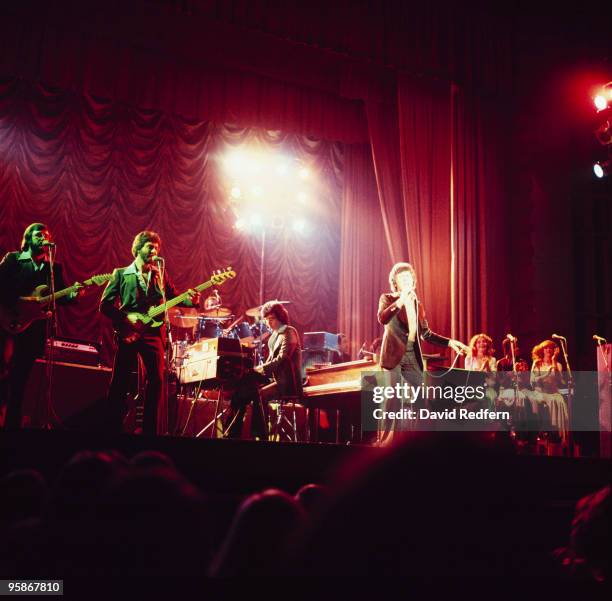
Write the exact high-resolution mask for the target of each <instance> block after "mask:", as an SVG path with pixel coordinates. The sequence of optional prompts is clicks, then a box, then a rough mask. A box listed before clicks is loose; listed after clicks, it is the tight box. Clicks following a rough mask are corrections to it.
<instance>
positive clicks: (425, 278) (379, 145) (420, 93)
mask: <svg viewBox="0 0 612 601" xmlns="http://www.w3.org/2000/svg"><path fill="white" fill-rule="evenodd" d="M451 90H453V92H451ZM366 115H367V118H368V129H369V132H370V142H371V148H372V158H373V165H374V173H375V177H376V184H377V190H378V196H379V202H380V208H381V219H382V224H383V232H384V235H385V237H386V243H387V249H388V256H389V264H388V267H387V269H388V268H390V267H391V264H392V263H394V262H396V261H410V262H411V263H412V264H413V265H414V266H415V268H416V271H417V277H418V279H419V282H418V291H419V295H420V298H421V300H422V301H423V302H424V304H425V307H426V309H427V316H428V319H429V323H430V325H431V327H432V329H434V330H436V331H438V332H439V333H441V334H443V335H447V336H451V335H452V336H453V337H457V338H460V339H463V340H466V341H467V340H469V338H470V337H471V336H472V335H473V334H474V333H476V332H479V331H483V330H489V333H491V334H493V335H496V336H498V335H499V332H498V331H497V330H496V329H495V328H497V327H498V326H497V324H498V323H503V321H504V315H505V313H506V312H507V310H506V307H505V301H504V299H505V290H506V282H505V279H504V278H503V276H502V275H501V274H500V273H499V271H498V270H497V266H498V265H497V263H496V262H495V261H494V257H499V256H502V255H503V253H504V248H503V245H502V240H503V227H504V220H503V215H504V214H505V206H506V205H505V203H504V184H503V181H502V179H501V177H500V163H501V161H502V159H501V156H500V151H499V150H498V147H499V145H500V137H499V134H498V132H497V123H496V121H495V119H494V115H495V111H493V110H492V109H491V108H490V107H488V106H487V104H486V103H485V102H483V101H479V100H478V99H477V98H476V97H472V96H467V95H465V94H462V93H459V92H458V88H456V87H453V88H451V86H450V85H449V84H448V83H444V82H435V81H428V80H426V79H424V78H420V79H415V78H411V77H408V76H405V75H400V76H399V78H398V86H397V103H396V105H395V106H393V105H386V104H383V103H380V102H376V101H366ZM451 173H452V179H451ZM500 216H502V219H500ZM343 242H345V241H344V239H343ZM343 248H347V246H346V244H345V246H343ZM453 262H454V265H453ZM453 299H454V303H455V306H454V308H453V307H452V301H453ZM452 313H454V317H455V319H454V320H453V319H452ZM428 350H429V351H432V352H433V351H434V348H433V347H430V348H429V349H428ZM438 350H439V349H438Z"/></svg>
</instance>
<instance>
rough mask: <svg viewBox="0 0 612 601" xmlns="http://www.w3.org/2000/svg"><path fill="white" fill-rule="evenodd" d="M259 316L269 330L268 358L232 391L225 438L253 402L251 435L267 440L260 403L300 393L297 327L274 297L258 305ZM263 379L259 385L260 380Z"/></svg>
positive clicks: (237, 427)
mask: <svg viewBox="0 0 612 601" xmlns="http://www.w3.org/2000/svg"><path fill="white" fill-rule="evenodd" d="M261 317H262V319H263V320H264V321H265V322H266V324H267V325H268V327H269V328H270V329H271V330H272V335H271V336H270V338H269V339H268V350H269V354H268V359H267V360H266V362H265V363H264V364H263V365H260V366H259V367H256V368H255V373H252V374H249V375H247V376H245V377H244V378H243V379H242V381H241V382H240V383H239V385H238V386H237V388H236V390H235V391H234V394H233V395H232V399H231V403H230V410H229V412H228V415H227V418H226V422H225V426H226V429H227V436H228V438H238V437H240V432H241V430H242V422H243V419H244V414H245V411H246V408H247V406H248V404H249V403H251V402H252V403H253V417H252V419H251V435H252V437H253V438H255V439H256V440H260V439H263V440H267V439H268V432H267V429H266V420H265V411H264V404H265V403H267V402H268V401H270V400H274V399H280V398H283V397H287V396H297V397H301V396H302V349H301V348H300V338H299V335H298V332H297V330H296V329H295V328H294V327H293V326H291V325H289V312H288V311H287V309H285V307H284V306H283V305H282V304H281V303H279V302H276V301H268V302H267V303H265V304H264V305H263V306H262V307H261ZM264 382H268V383H266V384H265V385H264V386H261V384H262V383H264Z"/></svg>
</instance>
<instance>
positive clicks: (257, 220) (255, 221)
mask: <svg viewBox="0 0 612 601" xmlns="http://www.w3.org/2000/svg"><path fill="white" fill-rule="evenodd" d="M250 222H251V225H252V226H254V227H261V225H263V219H262V218H261V215H259V214H257V213H256V214H254V215H251V219H250Z"/></svg>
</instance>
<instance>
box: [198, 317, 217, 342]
mask: <svg viewBox="0 0 612 601" xmlns="http://www.w3.org/2000/svg"><path fill="white" fill-rule="evenodd" d="M222 333H223V328H222V327H221V322H220V321H219V320H218V319H214V318H211V317H203V318H201V320H200V324H199V326H198V334H199V336H198V338H199V339H202V338H220V337H221V335H222Z"/></svg>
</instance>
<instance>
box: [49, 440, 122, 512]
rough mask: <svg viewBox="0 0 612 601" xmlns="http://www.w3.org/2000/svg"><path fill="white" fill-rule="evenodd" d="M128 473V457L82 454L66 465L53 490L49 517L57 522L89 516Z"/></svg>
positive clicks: (104, 453)
mask: <svg viewBox="0 0 612 601" xmlns="http://www.w3.org/2000/svg"><path fill="white" fill-rule="evenodd" d="M127 470H128V466H127V462H126V460H125V458H124V457H123V456H122V455H120V454H119V453H117V452H115V451H112V452H106V451H79V452H78V453H76V454H75V455H74V456H73V457H72V459H70V461H68V463H67V464H66V465H64V467H63V468H62V470H61V472H60V473H59V476H58V478H57V480H56V481H55V483H54V485H53V487H52V490H51V496H50V500H49V506H48V510H49V512H50V516H52V517H55V518H57V519H58V520H63V519H68V520H73V519H76V518H82V517H86V516H87V515H88V514H89V512H91V511H92V510H93V506H94V504H95V503H96V502H97V501H98V500H99V498H100V496H101V495H103V494H104V493H105V492H106V491H107V490H108V489H109V488H110V487H111V486H113V485H114V484H115V482H117V481H118V480H119V479H120V478H121V477H122V476H123V475H124V474H125V473H126V472H127Z"/></svg>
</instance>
